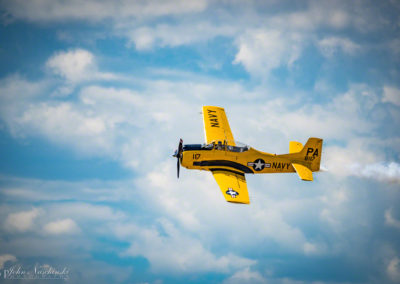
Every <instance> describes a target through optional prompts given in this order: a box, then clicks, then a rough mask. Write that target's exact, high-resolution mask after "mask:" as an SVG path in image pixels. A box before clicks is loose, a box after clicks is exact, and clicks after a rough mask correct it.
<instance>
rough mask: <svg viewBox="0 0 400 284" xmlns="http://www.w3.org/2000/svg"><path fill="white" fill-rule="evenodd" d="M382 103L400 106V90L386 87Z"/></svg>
mask: <svg viewBox="0 0 400 284" xmlns="http://www.w3.org/2000/svg"><path fill="white" fill-rule="evenodd" d="M382 102H384V103H392V104H394V105H396V106H400V90H399V89H397V88H395V87H391V86H384V87H383V98H382Z"/></svg>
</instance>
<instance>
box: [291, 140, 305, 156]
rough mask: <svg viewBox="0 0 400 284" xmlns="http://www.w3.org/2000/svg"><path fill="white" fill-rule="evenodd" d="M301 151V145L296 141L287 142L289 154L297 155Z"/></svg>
mask: <svg viewBox="0 0 400 284" xmlns="http://www.w3.org/2000/svg"><path fill="white" fill-rule="evenodd" d="M301 150H303V144H301V143H300V142H297V141H290V142H289V153H298V152H300V151H301Z"/></svg>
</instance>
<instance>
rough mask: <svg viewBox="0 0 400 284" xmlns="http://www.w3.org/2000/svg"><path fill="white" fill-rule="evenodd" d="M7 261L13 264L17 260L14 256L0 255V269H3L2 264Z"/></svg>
mask: <svg viewBox="0 0 400 284" xmlns="http://www.w3.org/2000/svg"><path fill="white" fill-rule="evenodd" d="M7 261H12V262H15V261H17V258H16V257H15V256H13V255H12V254H2V255H0V269H3V268H4V264H5V263H6V262H7Z"/></svg>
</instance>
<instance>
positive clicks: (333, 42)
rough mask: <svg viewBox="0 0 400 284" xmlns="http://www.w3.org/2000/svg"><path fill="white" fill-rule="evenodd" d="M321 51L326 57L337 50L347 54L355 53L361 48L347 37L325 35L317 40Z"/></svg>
mask: <svg viewBox="0 0 400 284" xmlns="http://www.w3.org/2000/svg"><path fill="white" fill-rule="evenodd" d="M318 47H319V49H320V51H321V53H322V54H323V55H324V56H326V57H332V56H334V55H335V54H336V53H337V52H338V51H342V52H343V53H346V54H349V55H355V54H357V52H359V51H360V50H361V46H360V45H358V44H357V43H354V42H353V41H352V40H350V39H348V38H340V37H327V38H323V39H321V40H319V41H318Z"/></svg>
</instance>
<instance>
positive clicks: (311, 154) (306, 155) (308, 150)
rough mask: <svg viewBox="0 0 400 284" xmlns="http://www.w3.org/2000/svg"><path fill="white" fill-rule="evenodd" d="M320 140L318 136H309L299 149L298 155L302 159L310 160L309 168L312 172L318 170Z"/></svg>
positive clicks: (320, 152)
mask: <svg viewBox="0 0 400 284" xmlns="http://www.w3.org/2000/svg"><path fill="white" fill-rule="evenodd" d="M322 142H323V140H322V139H320V138H314V137H311V138H309V139H308V141H307V143H306V144H305V145H304V147H303V149H302V150H301V151H300V153H299V156H300V157H301V159H304V161H305V162H306V163H307V162H310V163H311V165H310V169H311V171H313V172H316V171H319V167H320V163H321V154H322Z"/></svg>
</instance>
